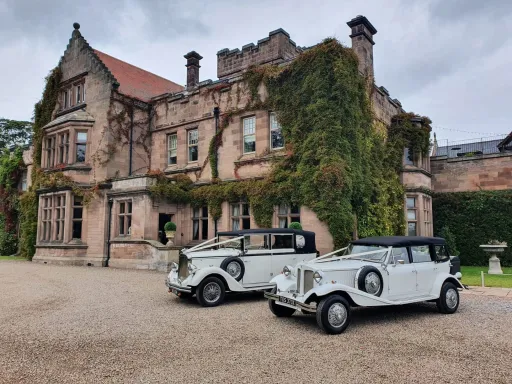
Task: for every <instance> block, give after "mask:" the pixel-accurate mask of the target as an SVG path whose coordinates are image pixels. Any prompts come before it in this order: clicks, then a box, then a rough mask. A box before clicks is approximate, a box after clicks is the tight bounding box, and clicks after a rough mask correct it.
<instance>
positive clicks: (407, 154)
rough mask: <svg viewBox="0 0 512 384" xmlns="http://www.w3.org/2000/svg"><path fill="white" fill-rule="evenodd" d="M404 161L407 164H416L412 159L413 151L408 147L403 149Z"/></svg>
mask: <svg viewBox="0 0 512 384" xmlns="http://www.w3.org/2000/svg"><path fill="white" fill-rule="evenodd" d="M404 162H405V164H407V165H416V164H415V161H414V153H413V152H411V151H410V150H409V148H405V149H404Z"/></svg>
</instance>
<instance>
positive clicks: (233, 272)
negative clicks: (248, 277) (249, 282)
mask: <svg viewBox="0 0 512 384" xmlns="http://www.w3.org/2000/svg"><path fill="white" fill-rule="evenodd" d="M220 267H221V268H222V269H223V270H225V271H226V272H227V273H228V274H229V275H230V276H231V277H232V278H233V279H235V280H236V281H240V280H242V277H244V273H245V266H244V262H243V261H242V260H241V259H240V258H239V257H228V258H227V259H224V260H223V261H222V263H221V265H220Z"/></svg>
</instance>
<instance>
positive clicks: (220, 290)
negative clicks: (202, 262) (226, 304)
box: [196, 276, 226, 307]
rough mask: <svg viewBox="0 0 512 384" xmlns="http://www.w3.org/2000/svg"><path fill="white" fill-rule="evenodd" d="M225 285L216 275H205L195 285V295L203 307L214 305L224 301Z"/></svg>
mask: <svg viewBox="0 0 512 384" xmlns="http://www.w3.org/2000/svg"><path fill="white" fill-rule="evenodd" d="M225 296H226V287H225V286H224V283H223V282H222V280H221V279H219V278H218V277H214V276H212V277H207V278H206V279H204V280H203V281H201V284H199V286H198V287H197V290H196V297H197V301H198V302H199V304H201V305H202V306H203V307H215V306H217V305H219V304H220V303H222V302H223V301H224V297H225Z"/></svg>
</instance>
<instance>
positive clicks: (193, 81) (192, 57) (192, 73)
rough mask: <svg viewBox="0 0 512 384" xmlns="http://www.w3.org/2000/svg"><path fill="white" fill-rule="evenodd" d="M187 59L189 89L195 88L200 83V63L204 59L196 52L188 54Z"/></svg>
mask: <svg viewBox="0 0 512 384" xmlns="http://www.w3.org/2000/svg"><path fill="white" fill-rule="evenodd" d="M184 57H185V59H187V65H186V67H187V88H193V87H195V86H196V85H197V84H198V83H199V68H201V66H200V65H199V61H200V60H201V59H202V58H203V56H201V55H200V54H199V53H197V52H196V51H192V52H189V53H187V54H186V55H185V56H184Z"/></svg>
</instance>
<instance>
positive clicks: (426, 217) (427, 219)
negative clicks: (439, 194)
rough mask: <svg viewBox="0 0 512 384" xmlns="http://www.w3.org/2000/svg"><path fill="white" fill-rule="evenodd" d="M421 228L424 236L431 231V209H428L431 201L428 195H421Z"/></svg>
mask: <svg viewBox="0 0 512 384" xmlns="http://www.w3.org/2000/svg"><path fill="white" fill-rule="evenodd" d="M422 200H423V228H424V232H423V235H424V236H431V235H432V233H431V231H430V229H431V225H430V224H431V210H430V206H431V204H430V202H431V198H430V197H429V196H423V199H422Z"/></svg>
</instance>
